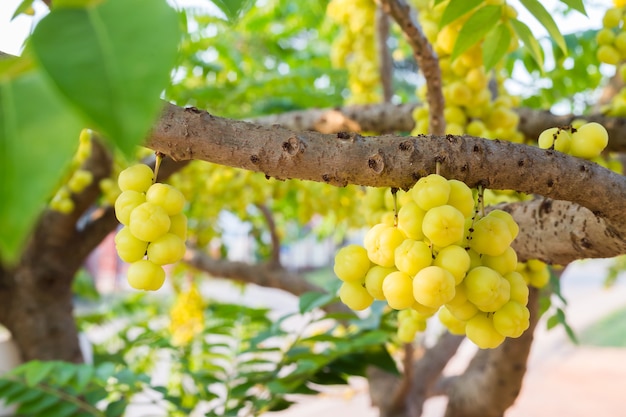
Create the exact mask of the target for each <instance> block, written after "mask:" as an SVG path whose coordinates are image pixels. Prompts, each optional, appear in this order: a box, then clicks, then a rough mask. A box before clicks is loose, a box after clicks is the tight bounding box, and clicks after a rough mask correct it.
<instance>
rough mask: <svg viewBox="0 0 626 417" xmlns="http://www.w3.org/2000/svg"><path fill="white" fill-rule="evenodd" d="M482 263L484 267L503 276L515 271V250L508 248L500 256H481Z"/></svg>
mask: <svg viewBox="0 0 626 417" xmlns="http://www.w3.org/2000/svg"><path fill="white" fill-rule="evenodd" d="M482 261H483V265H484V266H487V267H489V268H491V269H493V270H495V271H497V272H498V273H499V274H500V275H503V276H504V275H506V274H508V273H509V272H513V271H515V268H516V267H517V253H516V252H515V249H513V248H512V247H510V246H509V247H508V248H506V250H505V251H504V253H502V254H501V255H498V256H490V255H483V256H482Z"/></svg>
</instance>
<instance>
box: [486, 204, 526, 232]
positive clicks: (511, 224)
mask: <svg viewBox="0 0 626 417" xmlns="http://www.w3.org/2000/svg"><path fill="white" fill-rule="evenodd" d="M488 216H491V217H497V218H498V219H501V220H504V222H505V223H506V226H507V227H508V228H509V232H511V237H512V238H513V239H515V238H516V237H517V235H518V234H519V226H518V224H517V222H516V221H515V219H514V218H513V216H511V213H507V212H506V211H504V210H491V211H490V212H489V214H488Z"/></svg>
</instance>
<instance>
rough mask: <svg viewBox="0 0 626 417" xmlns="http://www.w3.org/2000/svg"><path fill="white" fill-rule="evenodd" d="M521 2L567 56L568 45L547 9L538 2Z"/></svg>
mask: <svg viewBox="0 0 626 417" xmlns="http://www.w3.org/2000/svg"><path fill="white" fill-rule="evenodd" d="M520 2H521V3H522V4H523V5H524V7H526V8H527V9H528V11H529V12H530V13H532V15H533V16H535V18H536V19H537V20H538V21H539V23H541V24H542V25H543V27H545V28H546V30H547V31H548V33H549V34H550V36H551V37H552V39H554V42H556V44H557V45H558V46H559V48H561V50H562V51H563V53H564V54H567V45H566V44H565V39H564V38H563V35H562V34H561V31H560V30H559V28H558V26H557V25H556V22H555V21H554V19H553V18H552V16H551V15H550V13H548V11H547V10H546V8H545V7H544V6H543V4H541V3H540V2H539V1H537V0H520Z"/></svg>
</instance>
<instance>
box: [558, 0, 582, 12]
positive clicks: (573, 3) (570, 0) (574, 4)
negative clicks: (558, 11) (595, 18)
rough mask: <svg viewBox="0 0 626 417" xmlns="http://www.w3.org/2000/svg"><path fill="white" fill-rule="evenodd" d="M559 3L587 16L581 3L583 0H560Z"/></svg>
mask: <svg viewBox="0 0 626 417" xmlns="http://www.w3.org/2000/svg"><path fill="white" fill-rule="evenodd" d="M561 3H565V4H566V5H568V6H569V7H571V8H572V9H574V10H578V11H579V12H581V13H582V14H584V15H585V16H587V10H585V5H584V4H583V0H561Z"/></svg>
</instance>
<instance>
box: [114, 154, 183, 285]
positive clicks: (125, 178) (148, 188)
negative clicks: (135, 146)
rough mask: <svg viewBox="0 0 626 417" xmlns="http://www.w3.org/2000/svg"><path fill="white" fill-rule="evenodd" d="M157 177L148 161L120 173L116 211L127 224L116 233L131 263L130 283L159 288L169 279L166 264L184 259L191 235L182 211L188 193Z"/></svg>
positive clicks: (122, 253) (124, 256) (121, 250)
mask: <svg viewBox="0 0 626 417" xmlns="http://www.w3.org/2000/svg"><path fill="white" fill-rule="evenodd" d="M154 178H155V175H154V172H153V171H152V168H150V167H149V166H147V165H144V164H138V165H133V166H131V167H129V168H126V169H125V170H123V171H122V172H120V175H119V177H118V185H119V188H120V190H121V191H122V193H121V194H120V195H119V197H118V198H117V200H116V201H115V215H116V217H117V219H118V220H119V222H120V223H122V224H123V225H124V227H122V229H120V231H119V232H118V233H117V235H116V236H115V248H116V250H117V253H118V255H119V256H120V258H121V259H122V260H123V261H125V262H128V263H130V266H129V267H128V275H127V279H128V283H129V284H130V286H131V287H133V288H135V289H138V290H148V291H155V290H158V289H159V288H161V286H162V285H163V283H164V282H165V270H164V269H163V265H167V264H172V263H175V262H178V261H179V260H180V259H182V257H183V255H184V254H185V239H186V236H187V217H186V216H185V215H184V214H183V213H182V210H183V207H184V205H185V197H184V196H183V194H182V193H181V192H180V191H179V190H177V189H176V188H174V187H172V186H171V185H168V184H162V183H158V182H154Z"/></svg>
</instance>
